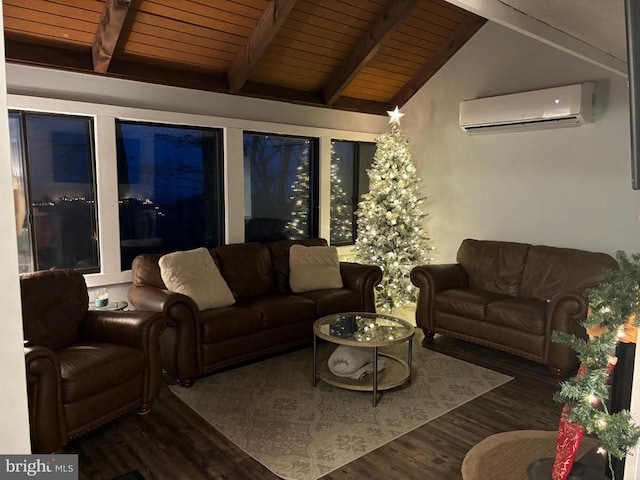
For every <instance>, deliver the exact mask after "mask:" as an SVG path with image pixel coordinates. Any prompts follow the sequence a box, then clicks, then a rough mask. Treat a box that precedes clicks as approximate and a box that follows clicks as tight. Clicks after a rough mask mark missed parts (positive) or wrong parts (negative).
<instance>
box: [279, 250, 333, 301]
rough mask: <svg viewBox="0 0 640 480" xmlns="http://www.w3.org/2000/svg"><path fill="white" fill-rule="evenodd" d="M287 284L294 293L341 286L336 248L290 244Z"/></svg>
mask: <svg viewBox="0 0 640 480" xmlns="http://www.w3.org/2000/svg"><path fill="white" fill-rule="evenodd" d="M289 285H290V287H291V290H292V291H293V292H295V293H300V292H310V291H312V290H323V289H326V288H342V276H341V275H340V260H339V259H338V249H337V248H336V247H305V246H304V245H291V248H290V249H289Z"/></svg>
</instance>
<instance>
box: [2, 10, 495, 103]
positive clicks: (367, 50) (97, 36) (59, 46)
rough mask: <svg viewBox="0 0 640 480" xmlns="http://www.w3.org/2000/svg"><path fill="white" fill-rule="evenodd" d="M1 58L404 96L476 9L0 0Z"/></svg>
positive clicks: (170, 81)
mask: <svg viewBox="0 0 640 480" xmlns="http://www.w3.org/2000/svg"><path fill="white" fill-rule="evenodd" d="M3 9H4V29H5V46H6V58H7V62H9V63H20V64H29V65H39V66H45V67H48V68H56V69H64V70H72V71H80V72H87V73H92V74H94V75H106V76H112V77H119V78H126V79H132V80H139V81H144V82H150V83H159V84H165V85H174V86H180V87H185V88H193V89H200V90H206V91H213V92H222V93H230V94H236V95H245V96H254V97H259V98H268V99H274V100H281V101H286V102H293V103H300V104H306V105H315V106H324V107H328V108H335V109H341V110H352V111H360V112H366V113H375V114H385V112H386V111H387V110H389V109H392V108H393V107H394V106H395V105H399V106H402V105H403V104H404V103H406V102H407V100H409V98H411V96H412V95H413V94H414V93H415V92H416V91H417V90H418V89H419V88H420V87H421V86H422V85H424V84H425V83H426V82H427V80H428V79H429V78H430V77H431V76H432V75H433V74H435V72H437V71H438V69H439V68H440V67H441V66H442V65H444V64H445V63H446V61H447V60H448V59H449V58H450V57H451V56H452V55H453V54H454V53H455V52H456V51H457V50H458V49H459V48H460V47H461V46H462V45H464V43H465V42H466V41H467V40H469V38H471V36H472V35H473V34H474V33H475V32H476V31H477V30H478V29H479V28H480V27H481V26H482V25H483V23H484V22H485V20H484V19H483V18H480V17H477V16H476V15H474V14H472V13H469V12H466V11H465V10H462V9H459V8H457V7H455V6H453V5H451V4H449V3H447V2H446V1H445V0H297V1H296V0H271V1H269V0H106V1H105V0H3Z"/></svg>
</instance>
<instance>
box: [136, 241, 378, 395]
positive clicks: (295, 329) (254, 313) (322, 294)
mask: <svg viewBox="0 0 640 480" xmlns="http://www.w3.org/2000/svg"><path fill="white" fill-rule="evenodd" d="M293 244H301V245H305V246H326V245H327V242H326V240H324V239H319V238H315V239H304V240H295V241H294V240H283V241H278V242H272V243H266V244H264V243H253V242H249V243H238V244H231V245H223V246H220V247H217V248H214V249H212V250H210V251H209V253H210V254H211V256H212V257H213V260H214V261H215V264H216V266H217V267H218V270H219V271H220V274H221V275H222V277H223V278H224V280H225V281H226V283H227V285H228V287H229V289H230V290H231V292H232V293H233V297H234V298H235V303H234V304H233V305H231V306H225V307H221V308H211V309H205V310H202V311H200V310H199V308H198V306H197V305H196V303H195V302H194V301H193V300H192V299H191V298H190V297H188V296H186V295H183V294H181V293H176V292H171V291H169V290H167V288H166V286H165V284H164V282H163V279H162V275H161V270H160V265H159V261H160V258H161V255H138V256H137V257H136V258H135V259H134V261H133V265H132V276H133V278H132V288H131V289H130V290H129V293H128V297H129V301H130V302H131V304H132V305H133V306H135V308H136V309H138V310H150V311H156V312H163V313H164V315H165V318H166V320H167V328H166V330H165V332H164V334H163V336H162V339H161V343H162V358H163V365H164V368H165V369H166V370H167V371H168V372H169V373H170V374H171V375H173V376H174V377H175V378H176V379H178V380H179V381H180V383H181V384H182V385H183V386H189V385H191V384H192V383H193V381H194V380H195V378H197V377H200V376H202V375H205V374H207V373H210V372H213V371H215V370H219V369H222V368H225V367H228V366H231V365H234V364H238V363H241V362H245V361H247V360H251V359H255V358H258V357H261V356H265V355H267V354H271V353H275V352H281V351H285V350H288V349H291V348H293V347H298V346H301V345H306V344H311V343H312V340H313V322H314V321H315V320H317V319H318V318H320V317H322V316H324V315H328V314H331V313H339V312H349V311H366V312H374V311H375V298H374V287H375V286H376V285H377V284H378V283H379V282H380V281H381V279H382V271H381V270H380V268H379V267H377V266H372V265H361V264H357V263H349V262H341V263H340V264H339V269H340V274H341V277H342V282H343V287H342V288H331V289H321V290H315V291H308V292H305V293H297V294H294V293H293V292H292V291H291V289H290V287H289V249H290V247H291V245H293Z"/></svg>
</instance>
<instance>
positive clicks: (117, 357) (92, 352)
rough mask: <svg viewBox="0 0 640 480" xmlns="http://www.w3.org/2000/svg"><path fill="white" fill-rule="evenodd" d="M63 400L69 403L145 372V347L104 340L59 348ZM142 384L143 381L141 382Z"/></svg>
mask: <svg viewBox="0 0 640 480" xmlns="http://www.w3.org/2000/svg"><path fill="white" fill-rule="evenodd" d="M57 353H58V360H59V361H60V375H61V377H62V403H64V404H70V403H75V402H78V401H79V400H82V399H85V398H89V397H91V396H93V395H96V394H98V393H100V392H105V391H107V390H109V389H111V388H114V387H116V386H118V385H121V384H124V383H126V382H127V381H128V380H131V379H132V378H134V377H136V376H137V375H143V374H144V370H145V367H146V358H145V354H144V352H143V351H142V350H138V349H135V348H131V347H125V346H123V345H116V344H113V343H112V344H106V343H101V342H89V341H86V342H82V343H76V344H75V345H72V346H71V347H67V348H63V349H61V350H58V352H57ZM139 384H140V386H142V382H139Z"/></svg>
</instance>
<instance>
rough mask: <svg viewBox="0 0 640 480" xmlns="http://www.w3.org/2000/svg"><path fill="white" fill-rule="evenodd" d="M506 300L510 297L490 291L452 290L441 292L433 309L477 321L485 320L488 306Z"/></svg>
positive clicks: (435, 300)
mask: <svg viewBox="0 0 640 480" xmlns="http://www.w3.org/2000/svg"><path fill="white" fill-rule="evenodd" d="M504 298H508V295H504V294H500V293H495V292H490V291H488V290H474V289H471V288H456V289H453V288H452V289H450V290H443V291H442V292H439V293H438V294H437V295H436V296H435V298H434V299H433V302H434V303H433V307H434V309H435V310H439V311H441V312H448V313H454V314H456V315H458V316H461V317H469V318H473V319H475V320H484V318H485V315H486V312H487V305H488V304H489V303H491V302H495V301H497V300H502V299H504Z"/></svg>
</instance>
